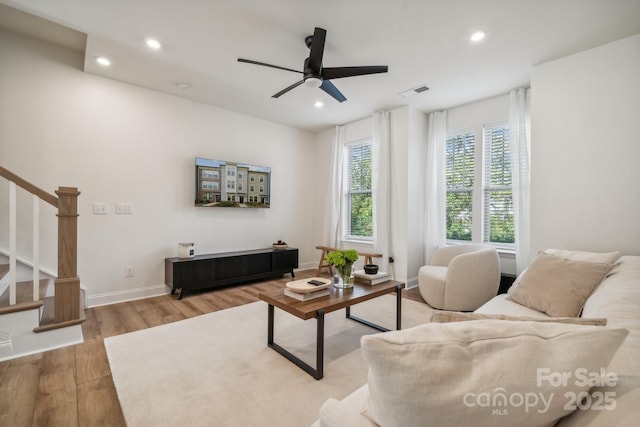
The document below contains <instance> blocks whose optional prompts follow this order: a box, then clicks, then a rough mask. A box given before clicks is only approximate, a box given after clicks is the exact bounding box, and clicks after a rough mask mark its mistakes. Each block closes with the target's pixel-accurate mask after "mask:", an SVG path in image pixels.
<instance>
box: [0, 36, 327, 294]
mask: <svg viewBox="0 0 640 427" xmlns="http://www.w3.org/2000/svg"><path fill="white" fill-rule="evenodd" d="M0 63H1V64H2V67H1V68H0V94H1V96H0V164H2V165H3V166H5V167H7V168H8V169H10V170H12V171H14V172H15V173H17V174H19V175H20V176H22V177H24V178H25V179H27V180H30V181H32V182H33V183H34V184H36V185H38V186H40V187H42V188H43V189H45V190H47V191H49V192H53V191H54V190H55V189H56V188H57V187H58V186H77V187H78V188H79V190H80V191H81V192H82V194H81V195H80V198H79V214H80V217H79V230H78V235H79V238H78V244H79V256H78V272H79V276H80V280H81V283H82V285H83V286H84V287H86V288H87V294H88V296H89V301H90V303H94V304H98V303H102V302H109V301H114V300H118V299H120V300H121V299H127V298H131V297H136V296H144V295H148V294H150V293H158V292H162V291H164V290H165V289H164V286H162V284H163V283H164V263H163V260H164V258H165V257H170V256H176V255H177V249H178V242H185V241H193V242H195V243H196V252H197V253H206V252H221V251H232V250H241V249H251V248H260V247H268V246H270V244H271V242H273V241H277V240H278V239H282V240H286V241H287V242H288V243H289V244H291V245H292V246H296V247H299V248H300V262H301V266H305V265H307V266H309V265H313V264H314V263H315V259H316V253H315V250H314V249H313V246H314V245H315V242H314V239H313V230H312V226H313V216H312V215H309V214H305V209H306V207H308V206H311V205H313V204H314V202H315V198H314V191H313V190H315V189H316V188H318V186H319V185H321V182H320V183H319V182H318V181H317V180H316V178H315V177H316V174H315V166H316V162H315V161H314V154H315V151H314V150H315V148H314V136H313V135H312V134H310V133H307V132H304V131H300V130H296V129H292V128H289V127H286V126H282V125H279V124H274V123H271V122H267V121H263V120H259V119H255V118H251V117H248V116H243V115H240V114H236V113H233V112H230V111H226V110H223V109H219V108H215V107H211V106H207V105H203V104H198V103H195V102H191V101H187V100H183V99H180V98H176V97H172V96H168V95H164V94H160V93H157V92H152V91H149V90H146V89H141V88H138V87H135V86H131V85H127V84H123V83H120V82H116V81H113V80H109V79H105V78H102V77H97V76H94V75H90V74H86V73H83V72H81V71H80V70H79V68H80V67H81V66H82V55H80V54H78V53H76V52H71V51H68V50H65V49H63V48H59V47H56V46H53V45H48V44H46V43H43V42H40V41H36V40H34V39H29V38H26V37H23V36H19V35H16V34H13V33H7V32H3V33H0ZM196 156H199V157H207V158H214V159H221V160H229V161H239V162H246V163H254V164H260V165H266V166H270V167H271V168H272V197H271V206H272V207H271V208H270V209H246V210H243V209H222V208H195V207H194V206H193V203H194V194H195V190H194V185H195V184H194V181H195V179H194V176H195V173H194V158H195V157H196ZM2 181H4V180H2ZM7 187H8V185H7V184H6V182H0V213H1V217H0V229H1V230H2V231H1V232H0V249H7V246H8V243H7V242H8V239H7V238H6V236H7V231H6V230H7V229H8V219H7V217H8V214H7V212H8V211H7V210H6V208H7V207H6V205H7V196H6V194H7ZM19 200H20V204H21V205H26V206H27V208H26V209H25V210H21V211H20V213H19V216H20V225H19V240H20V248H19V253H20V255H22V256H24V257H25V258H27V259H30V255H29V254H30V251H31V249H30V231H29V229H28V228H27V227H28V225H27V224H28V223H29V221H28V220H26V219H25V220H24V221H23V217H29V216H30V215H31V213H30V206H31V205H30V203H31V202H30V199H29V197H27V196H25V195H22V194H21V195H20V196H19ZM94 202H104V203H107V204H108V205H109V213H108V215H93V214H92V205H93V203H94ZM117 202H128V203H132V204H133V207H134V214H133V215H116V214H115V206H114V204H115V203H117ZM306 212H308V211H306ZM41 215H42V216H43V217H46V218H53V219H51V220H46V219H43V222H45V223H46V224H44V225H43V227H44V229H43V232H44V234H45V235H44V236H43V242H42V246H43V247H44V249H45V250H44V252H43V254H42V257H43V266H44V267H45V268H48V269H50V270H53V271H55V270H56V259H55V252H53V251H49V250H48V249H51V248H55V233H56V231H55V227H56V225H55V224H56V222H55V217H54V215H55V211H53V210H52V209H49V208H46V207H43V208H42V213H41ZM125 266H134V267H135V276H134V277H132V278H125V276H124V267H125Z"/></svg>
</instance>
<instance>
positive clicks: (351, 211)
mask: <svg viewBox="0 0 640 427" xmlns="http://www.w3.org/2000/svg"><path fill="white" fill-rule="evenodd" d="M371 150H372V143H371V140H366V141H359V142H355V143H350V144H347V146H346V151H347V152H346V167H345V170H346V174H345V178H346V179H345V188H346V192H345V203H344V213H343V218H344V228H343V232H344V236H345V238H346V239H355V240H373V198H372V194H371Z"/></svg>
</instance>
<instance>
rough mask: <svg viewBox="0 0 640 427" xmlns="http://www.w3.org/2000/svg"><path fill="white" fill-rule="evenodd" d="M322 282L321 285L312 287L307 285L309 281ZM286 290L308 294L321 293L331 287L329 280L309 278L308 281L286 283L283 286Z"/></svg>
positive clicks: (310, 284)
mask: <svg viewBox="0 0 640 427" xmlns="http://www.w3.org/2000/svg"><path fill="white" fill-rule="evenodd" d="M314 280H315V281H318V282H322V283H323V284H322V285H314V284H312V283H309V282H310V281H314ZM285 286H286V287H287V289H291V290H292V291H294V292H297V293H299V294H308V293H311V292H317V291H321V290H322V289H327V288H328V287H329V286H331V279H327V278H326V277H309V278H308V279H301V280H294V281H293V282H287V284H286V285H285Z"/></svg>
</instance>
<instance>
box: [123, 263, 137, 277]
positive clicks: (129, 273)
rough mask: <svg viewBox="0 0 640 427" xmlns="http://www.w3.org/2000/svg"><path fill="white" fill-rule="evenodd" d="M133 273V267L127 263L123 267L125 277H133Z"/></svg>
mask: <svg viewBox="0 0 640 427" xmlns="http://www.w3.org/2000/svg"><path fill="white" fill-rule="evenodd" d="M134 273H135V269H134V268H133V266H131V265H129V266H127V267H125V268H124V275H125V277H133V275H134Z"/></svg>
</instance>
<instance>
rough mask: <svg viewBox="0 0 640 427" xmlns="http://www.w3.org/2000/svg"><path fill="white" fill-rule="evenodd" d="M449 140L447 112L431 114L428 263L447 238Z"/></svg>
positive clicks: (427, 227) (427, 233) (427, 190)
mask: <svg viewBox="0 0 640 427" xmlns="http://www.w3.org/2000/svg"><path fill="white" fill-rule="evenodd" d="M446 141H447V112H446V111H434V112H432V113H430V114H429V133H428V138H427V164H426V185H425V189H426V194H425V236H424V247H425V254H424V255H425V259H424V262H425V264H429V263H430V262H431V256H432V255H433V252H434V251H435V250H436V249H438V248H439V247H441V246H444V245H445V241H446V182H445V179H446V178H445V155H444V151H445V144H446Z"/></svg>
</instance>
